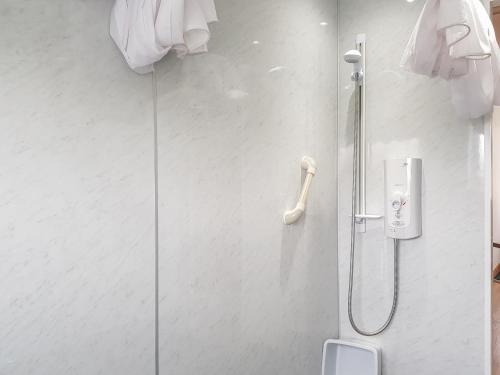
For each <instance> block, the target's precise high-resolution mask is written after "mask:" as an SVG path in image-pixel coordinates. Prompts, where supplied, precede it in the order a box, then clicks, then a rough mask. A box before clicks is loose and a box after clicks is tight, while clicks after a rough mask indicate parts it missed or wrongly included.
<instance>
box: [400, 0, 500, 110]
mask: <svg viewBox="0 0 500 375" xmlns="http://www.w3.org/2000/svg"><path fill="white" fill-rule="evenodd" d="M499 57H500V53H499V48H498V44H497V42H496V39H495V32H494V29H493V25H492V24H491V20H490V18H489V16H488V14H487V12H486V10H485V8H484V6H483V5H482V4H481V2H480V1H479V0H427V2H426V3H425V5H424V9H423V10H422V13H421V14H420V17H419V19H418V21H417V25H416V26H415V29H414V30H413V33H412V35H411V38H410V41H409V42H408V45H407V47H406V49H405V52H404V54H403V58H402V60H401V66H402V67H404V68H406V69H408V70H410V71H412V72H415V73H418V74H423V75H426V76H428V77H435V76H438V75H439V76H440V77H441V78H443V79H446V80H449V81H450V83H451V92H452V102H453V104H454V106H455V108H456V110H457V112H458V113H459V115H461V116H462V117H468V118H477V117H481V116H483V115H485V114H487V113H489V112H491V111H492V109H493V104H500V102H499V101H498V99H500V98H497V96H499V95H496V93H497V92H498V91H499V90H500V86H499V82H498V79H499V76H498V73H499V72H500V69H499V63H500V60H499Z"/></svg>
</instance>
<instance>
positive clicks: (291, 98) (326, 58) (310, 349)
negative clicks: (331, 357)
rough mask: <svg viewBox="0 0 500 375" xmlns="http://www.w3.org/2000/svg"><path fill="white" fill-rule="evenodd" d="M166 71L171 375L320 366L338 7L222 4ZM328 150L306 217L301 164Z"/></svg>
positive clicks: (330, 271) (331, 277) (164, 185)
mask: <svg viewBox="0 0 500 375" xmlns="http://www.w3.org/2000/svg"><path fill="white" fill-rule="evenodd" d="M216 5H217V9H218V13H219V18H220V21H219V22H218V23H217V24H214V25H213V26H212V31H213V33H212V38H211V41H210V45H209V52H208V53H207V54H203V55H197V56H188V57H186V58H185V59H183V60H178V59H177V58H176V57H175V56H170V57H169V58H167V59H166V60H165V61H163V62H162V63H161V64H159V65H158V66H157V70H158V71H157V76H158V95H159V102H158V132H159V197H160V211H159V231H160V232H159V235H160V265H159V266H160V291H159V292H160V325H159V331H160V372H161V374H183V375H195V374H199V373H204V374H207V375H215V374H218V375H220V374H241V375H254V374H297V375H298V374H306V373H308V374H318V373H320V371H321V370H320V369H321V350H322V343H323V341H324V340H325V339H326V338H329V337H336V336H337V334H338V321H337V314H338V306H337V264H336V256H337V252H336V241H337V237H336V209H337V207H336V143H337V140H336V94H337V82H336V77H337V33H336V30H337V25H336V5H335V2H333V1H327V0H313V1H301V0H292V1H290V0H278V1H264V0H255V1H243V0H237V1H234V0H219V1H217V2H216ZM303 155H310V156H312V157H314V158H316V159H317V162H318V166H319V167H318V174H317V176H316V177H315V179H314V181H313V185H312V188H311V196H310V200H309V206H308V210H307V214H306V216H305V218H303V219H302V220H301V221H300V222H299V223H298V224H296V225H294V226H289V227H287V226H284V225H283V224H282V214H283V211H284V210H285V209H287V208H290V207H292V206H293V205H294V204H295V203H296V199H297V195H298V191H299V188H300V183H301V175H300V166H299V163H300V159H301V157H302V156H303Z"/></svg>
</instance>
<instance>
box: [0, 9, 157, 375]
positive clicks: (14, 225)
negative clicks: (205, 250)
mask: <svg viewBox="0 0 500 375" xmlns="http://www.w3.org/2000/svg"><path fill="white" fill-rule="evenodd" d="M111 5H112V1H111V0H106V1H101V0H90V1H83V0H77V1H64V0H50V1H49V0H43V1H40V0H26V1H14V0H4V1H2V2H1V3H0V49H1V51H2V52H1V54H0V160H1V162H0V207H1V209H0V211H1V214H0V275H1V282H0V294H1V296H2V297H1V298H0V326H1V327H2V328H1V331H2V333H1V334H0V348H1V350H0V374H2V375H33V374H36V375H63V374H76V375H78V374H81V375H84V374H85V375H89V374H92V375H98V374H120V375H139V374H141V375H144V374H153V373H154V174H153V144H154V143H153V105H152V83H151V82H152V81H151V76H142V77H141V76H138V75H136V74H134V73H132V72H130V71H129V69H128V68H127V67H126V65H125V64H124V63H123V61H122V58H121V56H120V54H119V52H118V51H117V50H116V48H115V46H114V44H113V42H112V41H111V39H110V38H109V33H108V17H109V12H110V8H111Z"/></svg>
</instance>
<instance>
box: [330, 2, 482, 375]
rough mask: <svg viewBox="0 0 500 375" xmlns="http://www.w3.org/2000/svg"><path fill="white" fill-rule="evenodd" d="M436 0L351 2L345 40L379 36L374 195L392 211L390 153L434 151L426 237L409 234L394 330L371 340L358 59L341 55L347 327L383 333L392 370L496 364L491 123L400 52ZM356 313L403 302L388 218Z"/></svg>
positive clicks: (343, 9) (370, 133)
mask: <svg viewBox="0 0 500 375" xmlns="http://www.w3.org/2000/svg"><path fill="white" fill-rule="evenodd" d="M423 3H424V1H422V0H417V1H415V2H406V1H400V0H383V1H362V0H341V1H340V6H339V12H340V15H341V17H340V41H339V43H340V50H341V51H345V50H348V49H350V48H352V47H353V44H354V40H355V36H356V34H357V33H366V35H367V61H368V62H367V67H366V70H367V80H366V84H367V108H366V110H367V142H368V145H367V150H368V160H367V185H368V191H367V202H368V211H369V212H370V213H383V160H384V159H390V158H401V157H407V156H411V157H419V158H422V159H423V166H424V183H423V185H424V186H423V236H422V237H421V238H419V239H415V240H410V241H402V243H401V249H400V302H399V307H398V310H397V312H396V317H395V319H394V322H393V324H392V326H391V327H390V328H389V330H388V331H387V332H385V333H383V334H382V335H380V336H377V337H373V338H369V339H367V338H363V337H361V336H359V335H357V334H355V333H354V331H353V330H352V328H351V327H350V324H349V321H348V318H347V282H348V265H349V240H350V238H349V233H350V228H349V223H350V221H349V215H350V202H351V199H350V196H351V182H350V181H351V176H352V166H351V163H352V126H353V125H352V124H353V113H354V112H353V109H354V106H353V97H352V92H353V86H352V83H351V82H350V79H349V75H350V69H351V67H350V66H348V65H347V64H341V65H340V82H339V85H340V100H339V113H340V116H339V218H338V222H339V248H338V251H339V267H340V275H339V276H340V278H339V290H340V293H339V294H340V322H341V325H340V327H341V328H340V329H341V337H342V338H345V339H348V338H356V339H362V340H364V341H368V342H373V343H375V344H377V345H378V346H380V347H381V349H382V352H383V373H384V374H385V375H399V374H419V375H435V374H457V375H470V374H482V373H483V372H484V358H485V350H486V349H485V345H484V341H485V339H484V325H485V322H484V316H485V311H484V306H485V304H484V278H485V277H486V276H485V275H484V269H485V266H484V262H485V259H486V254H485V250H484V238H485V233H484V231H485V212H484V207H485V202H484V195H485V192H484V189H485V187H484V178H485V175H484V173H485V171H484V170H483V166H484V137H483V125H482V122H481V121H477V122H470V121H465V120H461V119H459V118H457V116H456V115H455V113H454V111H453V108H452V106H451V103H450V94H449V91H448V90H449V88H448V85H447V83H446V82H443V81H441V80H439V79H434V80H431V79H428V78H425V77H421V76H416V75H413V74H411V73H408V72H405V71H403V70H402V69H401V68H400V67H399V61H400V58H401V55H402V52H403V49H404V47H405V45H406V42H407V40H408V38H409V36H410V33H411V31H412V29H413V26H414V24H415V22H416V20H417V17H418V14H419V12H420V10H421V9H422V6H423ZM357 241H358V245H357V249H358V250H357V257H356V262H357V263H356V275H355V283H356V287H355V290H354V295H355V298H354V315H355V318H356V320H357V321H358V322H359V324H360V326H361V327H362V328H365V329H369V330H370V329H374V328H376V327H378V326H379V325H380V324H382V323H383V322H384V321H385V318H386V317H387V314H388V313H389V309H390V306H391V302H392V300H391V299H392V254H393V252H392V242H391V241H385V240H384V234H383V222H382V221H379V222H377V221H375V222H370V223H369V224H368V228H367V232H366V233H364V234H360V235H358V240H357Z"/></svg>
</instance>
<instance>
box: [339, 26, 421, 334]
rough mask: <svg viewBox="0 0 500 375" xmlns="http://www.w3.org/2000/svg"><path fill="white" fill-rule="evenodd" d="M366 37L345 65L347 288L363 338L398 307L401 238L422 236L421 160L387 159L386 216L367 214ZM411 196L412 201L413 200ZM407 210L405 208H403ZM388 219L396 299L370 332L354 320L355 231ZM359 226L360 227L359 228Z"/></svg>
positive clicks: (348, 54) (385, 325)
mask: <svg viewBox="0 0 500 375" xmlns="http://www.w3.org/2000/svg"><path fill="white" fill-rule="evenodd" d="M365 42H366V41H365V36H364V35H363V34H360V35H358V36H357V38H356V49H354V50H350V51H347V52H346V53H345V54H344V60H345V62H347V63H349V64H352V65H353V73H352V75H351V79H352V80H353V81H354V82H355V93H354V95H355V116H354V117H355V119H354V132H353V133H354V136H353V166H352V171H353V174H352V195H351V199H352V201H351V226H350V227H351V233H350V265H349V287H348V302H347V303H348V315H349V322H350V324H351V326H352V328H353V329H354V330H355V331H356V332H357V333H359V334H360V335H363V336H375V335H378V334H380V333H382V332H384V331H385V330H386V329H387V328H388V327H389V326H390V324H391V322H392V320H393V318H394V315H395V313H396V309H397V305H398V292H399V288H398V277H399V275H398V273H399V269H398V262H399V245H400V239H410V238H415V237H418V236H420V233H421V209H420V189H421V188H420V185H421V165H422V164H421V160H420V159H413V158H406V159H398V160H390V161H388V160H386V161H385V162H384V169H385V205H384V207H385V214H384V215H372V214H367V213H366V199H365V197H366V181H365V180H366V150H365V147H366V146H365V145H366V138H365V96H366V92H365V89H366V75H365V72H364V69H365V56H366V51H365ZM410 197H411V199H410ZM403 208H404V209H403ZM382 218H384V219H385V233H386V236H387V237H390V238H392V239H393V241H392V242H393V250H394V268H393V270H394V279H393V298H392V306H391V310H390V313H389V315H388V317H387V319H386V320H385V322H384V323H383V324H382V325H381V326H380V327H379V328H377V329H375V330H373V331H368V330H364V329H361V328H360V327H359V326H358V325H357V323H356V321H355V319H354V317H353V311H352V310H353V309H352V299H353V289H354V265H355V251H356V231H357V229H360V230H359V231H360V232H363V231H364V226H365V223H366V221H367V220H377V219H382ZM358 227H359V228H358Z"/></svg>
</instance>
